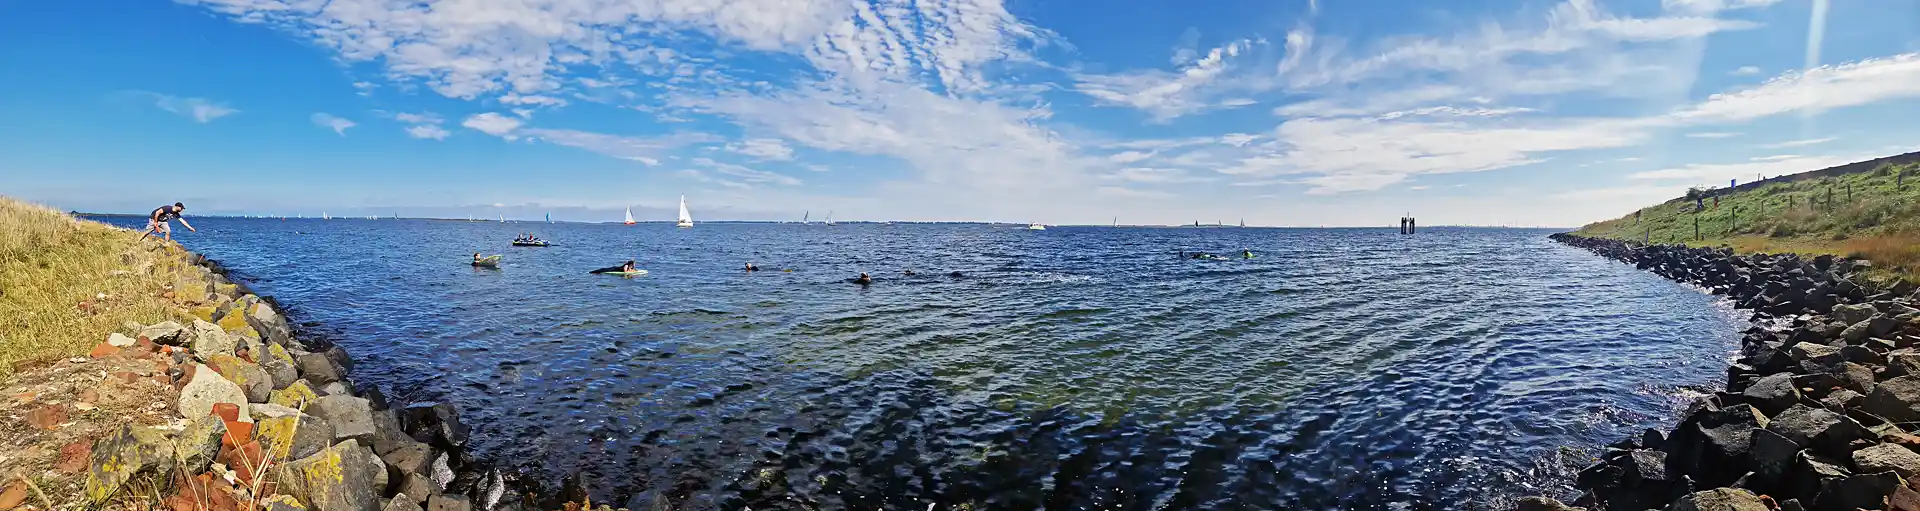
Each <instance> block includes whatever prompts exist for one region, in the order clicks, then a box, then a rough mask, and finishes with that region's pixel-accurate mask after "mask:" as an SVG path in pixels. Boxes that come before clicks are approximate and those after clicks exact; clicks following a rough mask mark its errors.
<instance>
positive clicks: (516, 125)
mask: <svg viewBox="0 0 1920 511" xmlns="http://www.w3.org/2000/svg"><path fill="white" fill-rule="evenodd" d="M460 125H461V126H466V127H468V128H473V129H475V130H479V131H480V132H481V133H486V134H488V135H493V136H496V137H501V138H505V139H507V140H514V139H516V138H518V137H515V136H514V135H513V130H516V129H520V120H519V119H515V118H512V117H507V116H504V115H500V114H497V113H493V112H486V113H480V114H474V115H472V116H469V117H467V120H465V121H461V122H460Z"/></svg>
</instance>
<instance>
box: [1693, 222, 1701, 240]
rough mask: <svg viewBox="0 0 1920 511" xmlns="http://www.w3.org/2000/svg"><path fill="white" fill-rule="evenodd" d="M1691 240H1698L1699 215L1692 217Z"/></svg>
mask: <svg viewBox="0 0 1920 511" xmlns="http://www.w3.org/2000/svg"><path fill="white" fill-rule="evenodd" d="M1693 241H1700V217H1699V216H1694V217H1693Z"/></svg>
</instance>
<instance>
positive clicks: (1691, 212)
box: [1574, 163, 1920, 279]
mask: <svg viewBox="0 0 1920 511" xmlns="http://www.w3.org/2000/svg"><path fill="white" fill-rule="evenodd" d="M1902 175H1904V176H1905V178H1904V183H1902V182H1901V181H1902V180H1901V179H1900V176H1902ZM1849 190H1851V193H1849ZM1704 202H1705V206H1706V209H1705V210H1703V211H1695V206H1694V202H1693V201H1692V200H1675V201H1669V202H1666V203H1662V204H1658V205H1654V206H1649V207H1647V208H1643V209H1641V210H1640V212H1639V218H1637V219H1636V218H1635V215H1634V214H1631V213H1630V214H1627V215H1626V216H1623V217H1620V218H1616V219H1613V220H1607V221H1604V222H1596V223H1593V224H1589V225H1587V226H1585V227H1581V228H1580V229H1579V230H1578V231H1575V232H1574V233H1575V234H1579V235H1582V236H1591V237H1599V238H1613V239H1621V240H1634V241H1642V240H1645V241H1651V242H1653V243H1675V244H1685V245H1691V246H1704V247H1728V248H1732V249H1734V250H1736V251H1739V252H1748V253H1751V252H1773V253H1783V252H1792V253H1800V254H1808V255H1818V254H1834V255H1843V256H1851V257H1863V258H1866V259H1870V260H1873V261H1874V263H1875V264H1876V265H1877V266H1878V267H1880V268H1882V269H1884V270H1887V271H1888V272H1889V273H1891V274H1895V275H1898V276H1900V277H1903V278H1908V279H1914V278H1915V275H1916V274H1920V243H1916V242H1920V164H1912V163H1909V164H1904V165H1885V164H1883V165H1881V166H1879V167H1877V168H1875V169H1873V170H1871V171H1865V172H1856V173H1852V174H1845V175H1839V176H1827V177H1822V178H1816V179H1807V180H1801V181H1794V182H1784V183H1772V184H1768V185H1765V186H1762V187H1760V188H1757V189H1753V190H1744V191H1740V192H1737V193H1731V194H1727V195H1722V196H1720V197H1719V205H1718V206H1717V207H1716V206H1715V205H1714V199H1713V198H1711V197H1709V198H1707V199H1706V200H1705V201H1704Z"/></svg>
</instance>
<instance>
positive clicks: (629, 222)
mask: <svg viewBox="0 0 1920 511" xmlns="http://www.w3.org/2000/svg"><path fill="white" fill-rule="evenodd" d="M633 223H634V222H633V208H627V225H633Z"/></svg>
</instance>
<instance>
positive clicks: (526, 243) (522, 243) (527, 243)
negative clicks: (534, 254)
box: [513, 240, 553, 247]
mask: <svg viewBox="0 0 1920 511" xmlns="http://www.w3.org/2000/svg"><path fill="white" fill-rule="evenodd" d="M513 246H516V247H551V246H553V244H552V243H548V242H547V240H513Z"/></svg>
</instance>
